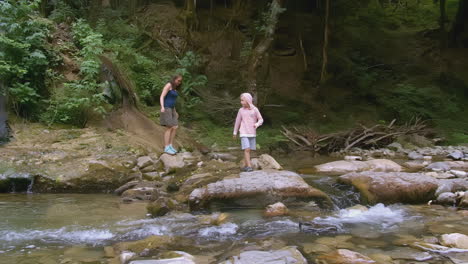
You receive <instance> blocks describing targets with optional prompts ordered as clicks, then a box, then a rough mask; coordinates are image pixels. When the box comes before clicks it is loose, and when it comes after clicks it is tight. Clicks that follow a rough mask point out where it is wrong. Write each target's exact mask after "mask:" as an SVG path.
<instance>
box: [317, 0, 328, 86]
mask: <svg viewBox="0 0 468 264" xmlns="http://www.w3.org/2000/svg"><path fill="white" fill-rule="evenodd" d="M329 15H330V0H325V25H324V29H323V48H322V71H321V73H320V81H319V84H323V83H324V82H325V81H326V80H327V75H328V74H327V64H328V27H329V26H328V18H329Z"/></svg>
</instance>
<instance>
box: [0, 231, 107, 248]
mask: <svg viewBox="0 0 468 264" xmlns="http://www.w3.org/2000/svg"><path fill="white" fill-rule="evenodd" d="M113 237H114V234H113V233H112V232H111V231H110V230H108V229H82V230H79V229H73V228H69V227H68V228H67V227H63V228H59V229H45V230H28V229H26V230H21V231H0V242H7V243H8V244H17V243H24V242H29V241H34V240H41V241H50V242H55V243H70V244H81V243H84V244H91V245H99V244H102V243H103V242H105V241H106V240H109V239H112V238H113Z"/></svg>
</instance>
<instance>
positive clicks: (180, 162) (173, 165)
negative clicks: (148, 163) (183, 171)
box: [159, 154, 185, 171]
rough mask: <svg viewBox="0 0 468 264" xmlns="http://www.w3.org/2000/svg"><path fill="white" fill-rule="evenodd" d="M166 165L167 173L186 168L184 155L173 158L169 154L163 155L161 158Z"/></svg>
mask: <svg viewBox="0 0 468 264" xmlns="http://www.w3.org/2000/svg"><path fill="white" fill-rule="evenodd" d="M159 159H160V160H161V162H162V163H163V164H164V168H165V169H166V171H170V170H173V169H177V168H183V167H184V166H185V162H184V156H183V154H177V155H174V156H171V155H169V154H162V155H161V157H160V158H159Z"/></svg>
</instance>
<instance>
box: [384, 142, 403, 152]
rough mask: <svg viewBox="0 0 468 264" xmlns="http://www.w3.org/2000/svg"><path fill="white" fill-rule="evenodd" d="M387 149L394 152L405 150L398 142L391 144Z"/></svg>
mask: <svg viewBox="0 0 468 264" xmlns="http://www.w3.org/2000/svg"><path fill="white" fill-rule="evenodd" d="M387 148H389V149H391V150H394V151H400V150H402V149H403V146H402V145H401V144H400V143H398V142H393V143H392V144H389V145H388V146H387Z"/></svg>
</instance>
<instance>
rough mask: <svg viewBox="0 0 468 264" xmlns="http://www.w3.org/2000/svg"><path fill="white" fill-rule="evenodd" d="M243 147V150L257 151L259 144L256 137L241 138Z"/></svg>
mask: <svg viewBox="0 0 468 264" xmlns="http://www.w3.org/2000/svg"><path fill="white" fill-rule="evenodd" d="M240 139H241V145H242V149H251V150H255V149H256V147H257V143H256V141H255V137H241V138H240Z"/></svg>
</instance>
